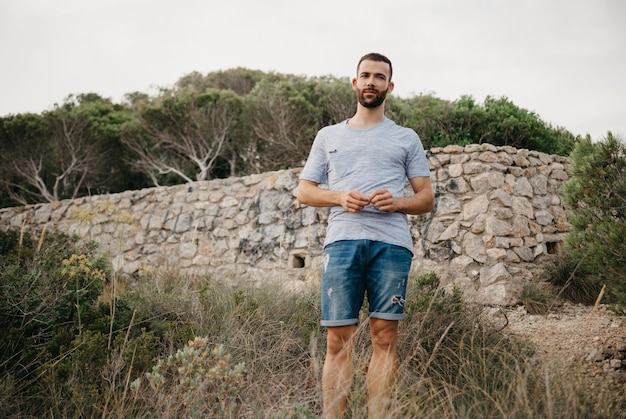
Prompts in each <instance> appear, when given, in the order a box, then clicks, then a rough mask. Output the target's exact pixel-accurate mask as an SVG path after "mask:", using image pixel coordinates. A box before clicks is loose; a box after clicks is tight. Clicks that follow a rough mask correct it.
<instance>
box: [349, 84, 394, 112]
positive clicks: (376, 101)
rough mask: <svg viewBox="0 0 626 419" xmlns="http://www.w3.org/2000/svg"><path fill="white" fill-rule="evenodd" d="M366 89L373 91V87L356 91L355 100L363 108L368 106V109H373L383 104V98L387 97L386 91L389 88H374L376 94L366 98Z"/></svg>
mask: <svg viewBox="0 0 626 419" xmlns="http://www.w3.org/2000/svg"><path fill="white" fill-rule="evenodd" d="M366 90H369V91H373V90H374V89H363V90H359V91H358V93H357V100H358V101H359V103H360V104H361V105H362V106H363V107H365V108H369V109H374V108H377V107H379V106H380V105H382V104H383V102H384V101H385V98H386V97H387V91H388V90H389V89H385V90H383V91H381V92H379V91H377V90H376V96H374V97H372V98H366V97H365V94H364V92H365V91H366Z"/></svg>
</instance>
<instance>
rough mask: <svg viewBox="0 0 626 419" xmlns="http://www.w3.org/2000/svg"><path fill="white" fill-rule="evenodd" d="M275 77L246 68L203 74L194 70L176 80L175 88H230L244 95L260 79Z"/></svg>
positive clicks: (202, 89)
mask: <svg viewBox="0 0 626 419" xmlns="http://www.w3.org/2000/svg"><path fill="white" fill-rule="evenodd" d="M268 77H269V78H277V77H280V76H272V75H271V74H269V75H268V74H265V73H263V72H262V71H259V70H250V69H247V68H241V67H238V68H234V69H230V70H224V71H216V72H212V73H209V74H207V75H206V76H203V75H202V74H201V73H199V72H197V71H194V72H191V73H189V74H187V75H185V76H183V77H181V78H180V79H179V80H178V81H177V82H176V90H177V91H183V90H192V91H195V92H197V93H202V92H205V91H207V90H210V89H217V90H232V91H233V92H235V93H236V94H237V95H239V96H245V95H247V94H248V93H250V91H251V90H252V89H253V88H254V86H255V85H256V84H257V83H258V82H259V81H261V80H263V79H267V78H268Z"/></svg>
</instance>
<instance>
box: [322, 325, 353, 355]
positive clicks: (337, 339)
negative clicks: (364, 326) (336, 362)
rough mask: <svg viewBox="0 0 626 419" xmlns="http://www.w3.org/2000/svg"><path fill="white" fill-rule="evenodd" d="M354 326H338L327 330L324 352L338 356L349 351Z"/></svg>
mask: <svg viewBox="0 0 626 419" xmlns="http://www.w3.org/2000/svg"><path fill="white" fill-rule="evenodd" d="M355 330H356V326H340V327H329V328H327V333H328V336H327V338H326V352H327V353H328V354H329V355H339V354H341V353H346V352H347V351H349V350H350V349H351V345H352V338H353V336H354V332H355Z"/></svg>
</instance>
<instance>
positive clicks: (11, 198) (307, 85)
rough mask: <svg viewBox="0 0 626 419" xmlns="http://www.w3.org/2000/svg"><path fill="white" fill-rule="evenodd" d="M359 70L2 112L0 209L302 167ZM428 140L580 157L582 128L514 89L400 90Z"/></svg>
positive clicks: (190, 84)
mask: <svg viewBox="0 0 626 419" xmlns="http://www.w3.org/2000/svg"><path fill="white" fill-rule="evenodd" d="M355 103H356V101H355V98H354V92H353V91H352V89H351V86H350V83H349V80H347V79H340V78H336V77H331V76H329V77H317V78H307V77H303V76H295V75H284V74H277V73H264V72H260V71H255V70H248V69H244V68H237V69H232V70H227V71H220V72H214V73H209V74H207V75H202V74H200V73H197V72H194V73H191V74H188V75H186V76H184V77H182V78H181V79H180V80H178V81H177V82H176V83H175V84H174V86H172V87H170V88H163V89H160V90H159V91H158V92H156V93H154V94H148V93H144V92H129V93H128V94H127V95H126V98H125V100H124V101H123V102H122V103H113V102H112V101H111V100H110V99H107V98H102V97H100V96H98V95H97V94H94V93H81V94H76V95H69V96H68V97H67V98H66V100H65V101H64V102H63V103H60V104H54V106H52V107H51V109H50V110H48V111H45V112H43V113H41V114H17V115H7V116H4V117H2V118H0V154H1V155H2V157H3V158H2V162H1V163H0V179H1V181H0V207H7V206H14V205H20V204H26V203H37V202H54V201H58V200H61V199H67V198H76V197H79V196H85V195H93V194H102V193H109V192H120V191H123V190H129V189H139V188H144V187H150V186H157V185H173V184H178V183H185V182H192V181H196V180H206V179H211V178H220V177H229V176H244V175H249V174H253V173H263V172H267V171H274V170H279V169H286V168H293V167H300V166H302V165H303V163H304V161H305V159H306V158H307V155H308V152H309V149H310V147H311V144H312V142H313V139H314V137H315V134H316V132H317V130H318V129H320V128H321V127H323V126H325V125H327V124H333V123H336V122H340V121H342V120H344V119H345V118H347V117H349V116H351V115H352V114H353V113H354V110H355ZM386 109H387V114H388V116H389V117H390V118H392V119H393V120H395V121H396V122H398V123H399V124H402V125H405V126H408V127H411V128H413V129H414V130H415V131H416V132H417V133H418V134H419V135H420V137H421V138H422V141H423V143H424V147H425V148H426V149H429V148H432V147H439V146H446V145H449V144H458V145H467V144H480V143H484V142H488V143H491V144H494V145H510V146H513V147H516V148H521V149H531V150H537V151H541V152H545V153H548V154H560V155H568V154H569V153H570V151H571V150H572V149H573V147H574V144H575V142H576V141H577V139H579V137H577V136H574V135H573V134H572V133H570V132H568V131H567V130H565V129H563V128H560V127H553V126H552V125H550V124H547V123H546V122H544V121H543V120H542V119H541V118H540V117H539V116H538V115H536V114H535V113H533V112H530V111H527V110H525V109H522V108H519V107H518V106H516V105H515V104H513V103H512V102H511V101H510V100H508V99H507V98H505V97H501V98H495V97H486V98H485V99H484V100H483V101H482V102H479V101H477V100H475V99H474V98H472V97H469V96H464V97H461V98H459V99H458V100H455V101H448V100H443V99H439V98H437V97H435V96H433V95H428V94H425V95H419V96H413V97H409V98H399V97H394V96H390V97H389V99H388V104H387V108H386Z"/></svg>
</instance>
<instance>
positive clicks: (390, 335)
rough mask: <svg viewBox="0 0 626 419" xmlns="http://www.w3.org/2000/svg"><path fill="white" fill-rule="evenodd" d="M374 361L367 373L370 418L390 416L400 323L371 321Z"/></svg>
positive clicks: (372, 360)
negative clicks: (389, 409)
mask: <svg viewBox="0 0 626 419" xmlns="http://www.w3.org/2000/svg"><path fill="white" fill-rule="evenodd" d="M370 333H371V335H372V359H371V360H370V365H369V369H368V371H367V391H368V410H369V417H370V418H376V419H378V418H384V417H385V415H386V414H388V412H387V409H388V408H389V402H390V400H391V393H392V391H393V385H394V383H395V379H396V372H397V369H398V353H397V344H398V322H397V321H392V320H382V319H370Z"/></svg>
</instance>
